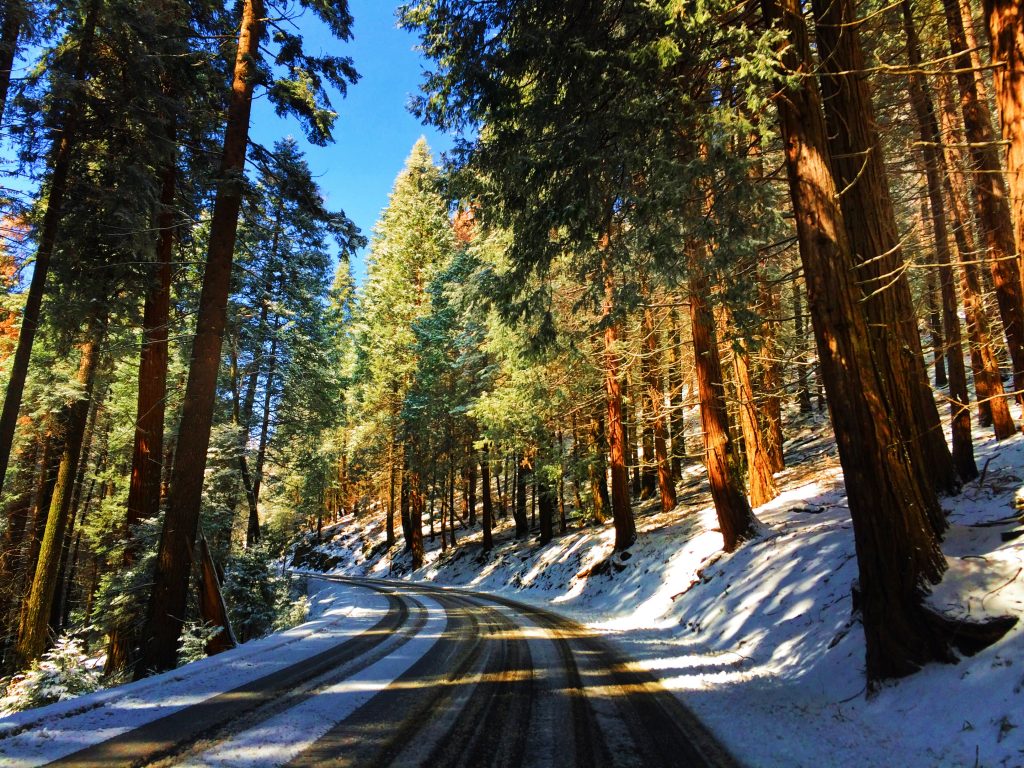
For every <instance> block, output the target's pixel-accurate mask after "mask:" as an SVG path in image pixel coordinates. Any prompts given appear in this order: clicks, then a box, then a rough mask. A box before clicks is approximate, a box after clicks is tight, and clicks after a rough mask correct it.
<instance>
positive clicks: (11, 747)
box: [0, 580, 446, 768]
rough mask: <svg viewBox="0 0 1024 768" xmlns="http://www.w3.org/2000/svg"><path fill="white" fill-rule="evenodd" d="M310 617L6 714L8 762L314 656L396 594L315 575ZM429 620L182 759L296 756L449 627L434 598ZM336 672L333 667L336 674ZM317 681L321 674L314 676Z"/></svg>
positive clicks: (56, 750) (63, 747)
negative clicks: (140, 675) (175, 665)
mask: <svg viewBox="0 0 1024 768" xmlns="http://www.w3.org/2000/svg"><path fill="white" fill-rule="evenodd" d="M310 591H311V593H312V594H311V598H312V599H311V616H312V618H311V620H310V621H308V622H306V623H305V624H302V625H301V626H299V627H295V628H293V629H289V630H287V631H284V632H278V633H276V634H273V635H270V636H269V637H265V638H263V639H261V640H256V641H253V642H250V643H246V644H245V645H242V646H240V647H238V648H236V649H234V650H231V651H227V652H225V653H222V654H220V655H218V656H212V657H209V658H205V659H202V660H201V661H197V662H193V663H192V664H187V665H185V666H183V667H180V668H179V669H176V670H172V671H170V672H166V673H164V674H162V675H157V676H154V677H150V678H147V679H145V680H141V681H138V682H134V683H129V684H127V685H122V686H118V687H116V688H110V689H107V690H103V691H99V692H97V693H92V694H89V695H86V696H80V697H78V698H75V699H69V700H67V701H63V702H59V703H57V704H51V705H49V706H47V707H40V708H39V709H33V710H26V711H23V712H18V713H15V714H13V715H9V716H7V717H3V718H0V766H4V768H30V766H39V765H43V764H45V763H48V762H50V761H53V760H57V759H60V758H63V757H66V756H67V755H70V754H72V753H73V752H76V751H78V750H80V749H83V748H85V747H88V746H91V745H94V744H98V743H100V742H101V741H104V740H106V739H110V738H113V737H114V736H118V735H119V734H122V733H125V732H126V731H129V730H131V729H133V728H137V727H139V726H141V725H145V724H147V723H151V722H153V721H154V720H157V719H158V718H162V717H165V716H167V715H170V714H173V713H174V712H177V711H179V710H181V709H183V708H185V707H188V706H191V705H193V704H197V703H199V702H201V701H206V700H209V699H211V698H212V697H214V696H216V695H218V694H221V693H224V692H226V691H231V690H233V689H235V688H238V687H239V686H242V685H245V684H246V683H249V682H251V681H254V680H257V679H258V678H261V677H264V676H266V675H269V674H272V673H274V672H276V671H278V670H282V669H285V668H287V667H290V666H291V665H293V664H297V663H301V662H303V661H305V660H307V659H312V658H313V657H315V656H317V654H319V653H322V652H324V651H326V650H327V649H329V648H332V647H334V646H336V645H338V644H339V643H342V642H344V641H346V640H348V639H351V638H354V637H356V636H357V635H359V634H360V633H362V632H365V631H366V630H367V629H369V628H370V627H372V626H373V625H374V624H375V623H376V622H377V621H379V620H380V619H381V617H382V616H384V614H385V613H386V612H387V607H388V606H387V600H386V599H385V598H384V597H383V596H382V595H379V594H376V593H373V592H370V591H368V590H366V589H360V588H355V587H350V586H347V585H345V584H339V583H336V582H328V581H316V580H310ZM421 600H422V602H423V603H424V604H425V607H426V608H427V610H428V619H427V621H426V623H425V624H424V626H423V627H422V628H421V629H420V630H419V631H418V632H417V633H416V635H415V636H414V637H412V638H411V639H410V640H409V641H408V642H405V643H401V642H396V643H395V644H394V645H395V650H394V652H392V653H387V652H386V651H385V652H383V653H382V654H381V655H382V656H384V657H383V658H381V659H379V660H378V661H376V662H374V663H373V664H370V665H369V666H367V667H366V668H365V669H361V670H359V671H358V672H357V673H356V674H354V675H350V676H348V677H347V678H346V679H345V680H344V681H343V682H340V683H337V684H333V685H330V684H327V685H321V686H319V687H318V690H317V695H316V696H311V697H307V698H301V699H300V701H299V703H298V704H297V705H295V706H289V707H287V708H285V709H283V711H281V712H280V713H279V714H277V715H275V716H273V717H271V718H270V719H268V720H264V721H262V722H259V723H257V724H256V725H255V726H253V727H250V728H247V729H244V730H242V731H241V732H238V733H235V734H234V735H233V736H232V738H231V739H230V740H228V741H225V742H221V743H219V744H215V745H212V746H211V747H210V748H209V749H206V750H205V751H203V752H199V753H197V754H193V755H191V756H190V758H189V759H188V761H187V762H185V763H182V764H183V765H189V766H217V767H218V768H227V767H229V766H236V767H237V768H243V767H244V768H256V767H257V766H266V767H268V768H269V766H277V765H282V764H284V763H285V762H287V761H288V760H289V759H290V758H292V757H294V756H295V755H296V754H298V753H299V752H300V751H301V750H302V749H304V748H306V747H308V746H309V744H311V743H312V742H313V741H315V740H316V739H317V738H319V737H320V736H322V735H323V733H325V732H326V731H327V730H329V729H330V728H331V726H333V725H334V724H335V723H337V722H340V721H341V720H343V719H344V718H345V717H346V716H348V715H349V714H351V713H352V712H353V711H355V709H356V708H358V707H359V706H361V705H362V704H363V703H365V702H366V701H367V700H369V699H370V698H371V697H372V696H373V695H374V694H376V693H377V692H378V691H381V690H383V689H384V688H385V687H386V686H387V685H389V684H390V683H391V682H392V681H393V680H394V679H395V678H396V677H398V676H399V675H400V674H402V673H403V672H404V671H405V670H406V669H408V667H409V666H411V665H412V663H413V662H414V661H416V659H418V658H420V657H421V656H422V655H423V654H424V653H425V652H426V651H427V650H428V649H429V648H430V646H431V645H433V644H434V642H436V640H437V638H438V637H440V635H441V633H442V632H443V631H444V627H445V624H446V620H445V615H444V611H443V610H442V609H441V606H440V605H437V604H436V603H434V602H433V601H431V600H430V599H429V598H421ZM330 674H332V673H328V675H327V676H330ZM311 684H312V685H315V684H316V680H313V681H311Z"/></svg>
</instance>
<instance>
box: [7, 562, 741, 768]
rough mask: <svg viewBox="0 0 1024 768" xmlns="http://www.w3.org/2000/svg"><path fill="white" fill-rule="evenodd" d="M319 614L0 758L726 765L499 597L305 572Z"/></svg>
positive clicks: (695, 735) (110, 698)
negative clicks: (309, 576) (320, 576)
mask: <svg viewBox="0 0 1024 768" xmlns="http://www.w3.org/2000/svg"><path fill="white" fill-rule="evenodd" d="M313 584H314V586H315V587H316V589H317V590H318V591H317V596H316V602H317V604H318V605H319V606H320V611H319V617H318V618H317V619H315V620H314V621H312V622H309V623H307V624H305V625H303V626H302V627H298V628H296V629H294V630H291V631H289V632H285V633H282V634H279V635H274V636H272V637H270V638H266V639H265V640H262V641H259V642H257V643H250V644H247V645H246V646H243V647H241V648H239V649H236V650H235V651H231V652H228V653H225V654H222V655H220V656H216V657H213V658H209V659H205V660H203V661H202V662H198V663H196V664H193V665H189V666H187V667H184V668H182V669H179V670H175V671H174V672H170V673H166V674H164V675H160V676H158V677H154V678H150V679H148V680H144V681H140V682H138V683H133V684H131V685H127V686H123V687H121V688H117V689H112V690H109V691H105V692H102V693H99V694H95V695H92V696H87V697H83V698H80V699H76V700H74V701H72V702H66V703H63V704H58V705H53V706H51V707H46V708H43V709H38V710H34V711H30V712H25V713H21V714H18V715H15V716H12V717H9V718H6V719H4V720H0V765H4V766H11V767H12V768H15V767H16V768H28V767H29V766H36V765H44V764H59V765H74V766H105V767H106V766H118V765H151V764H159V765H188V766H265V767H269V766H280V765H290V766H312V765H317V766H321V765H332V766H343V765H351V766H357V765H371V764H372V765H409V766H412V765H430V766H432V767H433V766H462V765H466V766H469V765H473V766H478V765H516V766H519V765H523V766H564V765H574V764H575V765H587V766H590V765H610V766H634V765H636V766H655V765H665V766H669V765H672V766H676V765H694V766H702V765H716V766H718V765H733V764H734V763H733V761H732V759H731V758H730V757H729V755H728V754H727V753H726V752H725V751H724V750H723V749H722V748H721V747H720V746H719V745H718V744H717V743H716V742H715V741H714V739H712V738H711V737H710V736H709V735H708V733H707V731H706V730H705V729H704V728H703V727H702V726H701V725H700V724H699V723H698V722H697V721H696V719H695V718H693V716H692V715H690V713H689V712H688V711H687V710H685V709H684V708H683V707H682V706H681V705H680V704H679V702H678V700H677V699H676V698H675V697H673V696H672V695H670V694H668V693H667V692H666V691H665V690H664V689H663V688H661V686H660V685H658V684H657V683H655V682H654V680H653V679H652V678H651V677H650V675H649V674H647V673H645V672H643V671H641V670H639V669H638V668H637V667H635V666H634V665H632V664H631V663H630V662H629V661H628V660H627V659H625V658H623V657H622V656H621V654H620V653H618V652H616V651H614V650H612V649H611V648H609V647H608V646H607V645H606V644H605V643H603V642H602V640H601V639H600V638H598V637H595V636H594V635H593V634H592V633H589V632H587V631H585V630H583V629H582V628H581V627H580V626H579V625H576V624H573V623H571V622H569V621H566V620H565V619H563V618H561V617H558V616H556V615H554V614H551V613H548V612H546V611H543V610H539V609H536V608H532V607H528V606H525V605H522V604H518V603H514V602H512V601H508V600H504V599H501V598H493V597H488V596H484V595H478V594H473V593H468V592H463V591H459V590H449V589H439V588H434V587H426V586H423V585H409V584H404V583H397V582H385V581H378V580H361V579H353V580H349V579H345V580H342V579H331V580H326V579H325V580H316V581H315V582H313Z"/></svg>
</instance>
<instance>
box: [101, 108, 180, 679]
mask: <svg viewBox="0 0 1024 768" xmlns="http://www.w3.org/2000/svg"><path fill="white" fill-rule="evenodd" d="M169 133H170V136H169V138H170V139H171V140H172V142H173V141H175V140H176V138H175V131H174V130H173V128H172V129H171V131H170V132H169ZM177 177H178V173H177V165H176V163H175V160H174V158H173V157H172V158H171V161H170V162H169V163H168V165H167V167H166V168H165V169H164V171H163V174H162V182H161V192H160V209H159V213H158V215H157V231H158V232H159V235H158V237H159V239H158V241H157V249H156V263H155V264H154V265H153V266H154V274H153V278H152V284H151V287H150V290H149V292H148V293H147V294H146V301H145V305H144V307H143V311H142V352H141V356H140V360H139V394H138V401H137V406H136V417H135V444H134V448H133V451H132V469H131V480H130V484H129V486H128V504H127V514H126V516H125V522H124V537H125V540H126V541H127V544H126V546H125V549H124V555H123V556H122V559H121V565H122V567H123V568H130V567H131V566H132V565H133V564H134V563H135V560H136V559H137V556H138V548H139V543H138V542H137V541H135V540H134V538H133V536H132V530H133V528H134V527H135V526H137V525H138V524H139V523H141V522H142V521H143V520H148V519H151V518H154V517H156V516H157V515H158V514H159V513H160V484H161V479H162V477H163V450H164V411H165V399H166V396H167V328H168V325H169V323H170V308H171V261H172V259H173V255H174V200H175V196H176V195H175V186H176V183H177ZM134 635H135V633H134V632H133V631H132V628H131V627H130V626H120V625H116V626H115V627H114V628H113V629H112V630H111V633H110V641H109V643H108V646H107V664H106V668H105V670H104V672H105V673H106V674H116V673H118V672H120V671H122V670H124V669H127V668H128V666H129V665H130V664H131V662H132V656H133V648H134V645H135V637H134Z"/></svg>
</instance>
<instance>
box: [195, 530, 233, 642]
mask: <svg viewBox="0 0 1024 768" xmlns="http://www.w3.org/2000/svg"><path fill="white" fill-rule="evenodd" d="M199 572H200V578H199V615H200V617H201V618H202V620H203V624H205V625H207V626H213V627H220V628H221V631H220V632H218V633H217V634H215V635H214V636H213V637H211V638H210V639H209V640H207V641H206V655H207V656H213V655H215V654H218V653H222V652H223V651H230V650H231V649H232V648H234V647H235V646H236V645H238V641H237V640H235V633H234V632H233V631H232V629H231V620H230V619H229V618H228V609H227V606H226V605H224V595H223V594H222V593H221V591H220V577H219V576H218V575H217V566H216V565H215V564H214V562H213V555H212V554H210V545H209V544H207V543H206V537H205V536H200V537H199Z"/></svg>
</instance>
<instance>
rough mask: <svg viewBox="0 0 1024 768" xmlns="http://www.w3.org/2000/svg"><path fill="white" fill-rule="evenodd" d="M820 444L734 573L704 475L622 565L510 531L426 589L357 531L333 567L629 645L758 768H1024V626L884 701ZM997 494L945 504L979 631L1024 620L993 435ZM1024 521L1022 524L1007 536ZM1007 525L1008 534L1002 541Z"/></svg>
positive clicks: (967, 606) (448, 563)
mask: <svg viewBox="0 0 1024 768" xmlns="http://www.w3.org/2000/svg"><path fill="white" fill-rule="evenodd" d="M827 433H828V430H827V429H823V428H820V427H817V428H814V427H808V428H807V429H805V430H804V431H803V432H802V433H801V434H799V435H798V436H796V437H795V438H794V439H792V440H790V441H789V443H787V457H788V460H789V461H790V465H791V467H792V468H791V469H787V470H785V471H784V472H783V473H781V474H780V475H779V476H778V480H779V482H780V486H781V487H782V489H783V493H782V495H781V496H780V497H779V498H777V499H775V500H774V501H773V502H771V503H770V504H767V505H765V506H763V507H761V508H759V509H758V510H756V512H757V515H758V517H759V518H760V520H761V521H762V522H763V523H764V524H765V533H764V535H763V536H762V537H761V538H760V539H758V540H756V541H753V542H751V543H749V544H747V545H745V546H743V547H742V548H741V549H740V550H739V551H737V552H736V553H734V554H731V555H723V554H722V553H721V543H722V539H721V534H720V533H719V532H717V531H716V530H715V526H716V524H717V523H716V519H715V515H714V510H713V508H712V507H711V502H710V498H709V496H708V495H707V494H706V492H705V491H704V484H703V482H702V480H703V476H702V475H703V472H702V470H701V469H700V468H699V467H695V468H691V469H690V470H689V471H688V473H687V476H686V477H685V478H684V481H683V483H682V485H681V488H680V490H681V494H680V496H681V499H682V501H681V504H680V507H679V509H678V510H676V511H673V512H672V513H669V514H662V513H661V512H660V511H658V510H657V507H656V504H655V503H654V502H650V503H647V504H645V505H644V506H643V507H640V508H638V515H639V518H638V526H639V530H640V538H639V540H638V542H637V543H636V544H635V545H634V546H633V547H632V548H630V550H629V552H628V553H627V555H614V553H613V531H612V529H611V528H610V527H603V528H586V529H583V530H574V531H571V532H569V533H567V534H565V535H563V536H561V537H558V538H556V540H555V541H553V542H552V543H550V544H549V545H547V546H544V547H541V546H539V545H538V544H537V543H536V541H535V537H531V541H529V542H515V541H513V540H512V539H511V531H510V529H509V528H508V527H507V526H508V522H507V521H506V522H505V523H504V524H503V525H504V526H505V527H503V528H502V529H501V533H500V534H499V536H498V538H497V543H496V548H495V550H494V551H493V552H492V553H491V554H490V555H489V556H487V557H483V556H482V555H481V552H480V547H479V543H478V539H479V533H464V532H463V531H462V530H461V529H460V530H459V531H457V532H458V533H459V534H461V535H460V538H459V546H458V547H457V548H456V549H454V550H452V549H449V550H448V552H446V553H444V554H442V553H441V552H440V550H439V549H438V547H437V543H438V542H434V544H432V545H430V547H429V550H428V555H427V558H428V563H427V565H425V566H424V568H423V569H421V570H420V571H417V572H415V573H411V574H410V573H409V566H408V559H407V556H404V555H402V554H401V552H402V550H401V545H398V546H397V547H396V548H393V549H392V550H391V551H383V548H382V547H380V546H379V544H380V542H381V541H382V540H383V531H382V530H381V527H380V522H379V521H376V520H370V519H369V518H362V519H359V520H356V521H347V522H343V523H341V524H340V525H338V526H337V527H335V528H334V529H333V530H331V531H330V534H332V535H333V537H334V538H333V540H332V542H331V543H330V544H327V545H323V546H322V548H321V550H322V551H323V552H324V553H325V554H326V555H328V556H329V559H328V560H327V562H328V563H330V565H331V568H330V570H331V572H332V573H336V574H347V575H368V576H381V577H392V578H393V577H401V578H406V579H413V580H423V581H429V582H433V583H436V584H447V585H457V586H461V587H467V588H470V589H476V590H483V591H487V592H493V593H499V594H503V595H506V596H510V597H515V598H516V599H519V600H522V601H524V602H530V603H535V604H538V605H544V606H547V607H550V608H553V609H554V610H556V611H558V612H560V613H563V614H564V615H567V616H569V617H572V618H575V619H577V620H579V621H581V622H583V623H584V624H586V625H588V626H590V627H592V628H594V629H596V630H599V631H601V632H602V633H604V634H606V635H607V636H609V637H611V638H614V639H615V640H616V641H617V642H618V643H620V644H621V646H623V647H624V648H625V649H626V650H627V651H628V652H629V653H631V654H632V655H633V656H634V657H635V658H637V659H638V660H639V661H640V662H641V663H642V665H643V666H644V667H646V668H647V669H649V670H651V671H652V672H654V673H655V674H657V675H658V676H659V677H660V678H661V679H662V680H663V681H664V684H665V685H666V686H667V687H668V688H670V689H671V690H673V691H675V692H676V693H677V694H678V695H679V697H680V698H681V699H682V700H684V701H685V702H686V704H687V705H689V706H690V707H691V708H692V709H693V710H694V711H695V712H696V713H697V714H698V715H699V716H700V717H701V718H702V719H703V720H705V722H706V723H708V725H709V726H710V727H711V728H712V729H713V730H714V732H715V733H716V735H718V736H719V738H721V739H722V741H723V742H725V744H726V745H727V746H728V747H729V748H730V749H731V751H732V752H733V753H734V754H735V755H737V756H738V757H740V758H741V759H742V760H743V761H744V762H746V763H748V764H750V765H752V766H809V767H810V766H813V767H814V768H819V767H822V766H907V767H908V768H911V767H913V766H1024V626H1022V625H1021V624H1018V625H1017V626H1016V627H1015V628H1014V629H1013V630H1011V632H1010V633H1009V634H1008V635H1007V636H1006V637H1004V638H1003V639H1002V640H1001V641H1000V642H998V643H997V644H995V645H994V646H992V647H990V648H988V649H986V650H985V651H983V652H982V653H980V654H978V655H977V656H975V657H973V658H969V659H963V660H962V661H961V662H960V663H959V664H956V665H938V664H936V665H931V666H929V667H927V668H926V669H924V670H922V671H921V672H919V673H918V674H916V675H914V676H912V677H910V678H907V679H904V680H901V681H898V682H895V683H892V684H889V685H887V686H885V687H884V688H883V689H882V690H881V691H880V692H878V693H877V694H876V695H874V696H872V697H871V698H868V697H867V696H866V691H865V680H864V669H863V667H864V662H863V659H864V639H863V633H862V631H861V627H860V625H859V624H858V623H857V622H856V621H855V620H854V619H853V618H852V616H851V582H852V581H853V579H854V578H855V577H856V573H857V563H856V560H855V557H854V544H853V534H852V530H851V523H850V519H849V512H848V509H847V508H846V506H845V505H846V499H845V494H844V491H843V486H842V471H841V469H840V467H839V463H838V460H837V458H836V456H835V452H834V443H833V442H832V440H831V438H830V436H829V435H828V434H827ZM976 450H977V458H978V466H979V468H981V467H984V468H985V471H984V474H983V477H982V478H980V479H979V480H977V481H975V482H972V483H970V484H969V485H968V486H967V487H966V488H965V489H964V491H963V492H962V493H961V494H960V495H959V496H957V497H955V498H950V499H945V500H944V507H945V508H946V510H947V511H948V513H949V519H950V522H951V524H952V527H951V529H950V531H949V533H948V535H947V537H946V544H945V548H944V549H945V552H946V554H947V556H948V559H949V564H950V569H949V572H948V574H947V577H946V579H945V580H944V581H943V583H942V584H941V585H940V586H939V588H938V589H937V590H936V592H935V595H934V597H933V600H934V601H935V602H936V603H938V604H940V605H942V606H944V607H945V608H946V609H947V610H949V611H961V612H965V613H968V614H970V615H972V616H981V615H986V614H1006V613H1009V614H1013V615H1016V616H1020V615H1021V614H1022V613H1024V576H1022V567H1024V537H1022V538H1017V539H1013V540H1010V541H1003V540H1002V537H1001V534H1002V533H1003V532H1004V531H1009V530H1012V529H1014V528H1015V527H1019V523H1017V522H1016V520H1015V519H1014V515H1016V514H1019V512H1018V511H1017V509H1016V508H1015V498H1016V497H1017V495H1018V493H1024V490H1022V488H1024V480H1022V475H1024V438H1022V437H1021V436H1020V435H1018V436H1016V437H1014V438H1011V439H1010V440H1007V441H1005V442H1004V443H1002V444H997V443H996V442H995V441H994V440H993V439H992V438H991V437H989V436H988V434H987V433H986V432H984V431H981V430H979V431H978V432H976ZM1008 518H1009V520H1008ZM996 521H1003V522H998V523H997V524H994V525H991V524H992V523H995V522H996Z"/></svg>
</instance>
